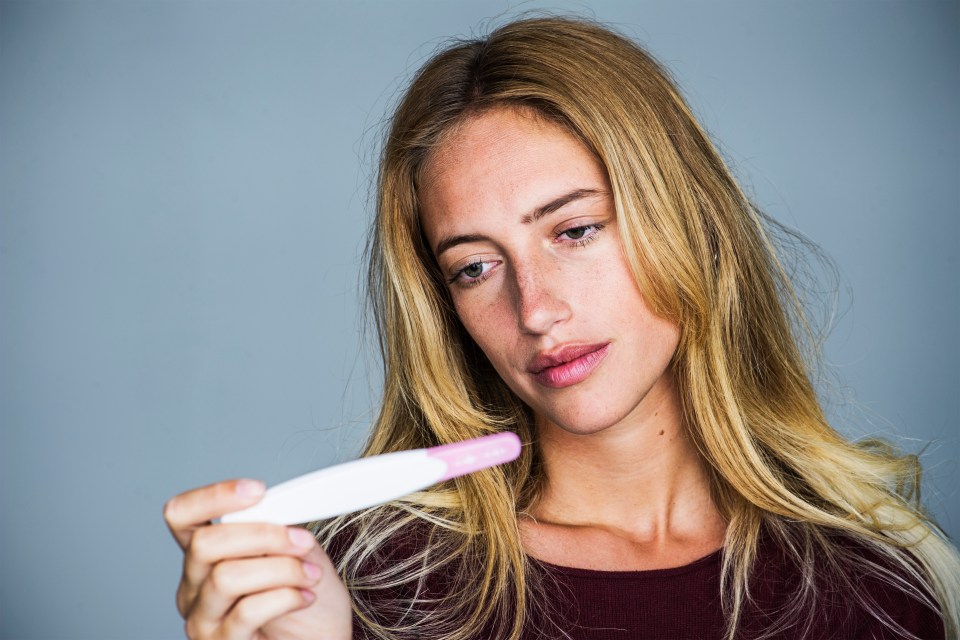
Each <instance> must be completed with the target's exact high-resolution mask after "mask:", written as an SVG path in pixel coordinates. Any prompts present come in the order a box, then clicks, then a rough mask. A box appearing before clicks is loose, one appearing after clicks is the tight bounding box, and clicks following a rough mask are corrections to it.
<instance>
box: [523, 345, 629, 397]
mask: <svg viewBox="0 0 960 640" xmlns="http://www.w3.org/2000/svg"><path fill="white" fill-rule="evenodd" d="M609 348H610V343H609V342H602V343H598V344H589V345H572V346H569V347H564V348H563V349H560V350H558V351H554V352H549V353H544V354H540V355H538V356H537V357H536V358H534V360H533V362H531V363H530V366H529V367H528V368H527V372H528V373H530V374H532V375H533V377H534V379H536V380H537V382H539V383H540V384H542V385H543V386H545V387H550V388H552V389H560V388H563V387H569V386H573V385H575V384H577V383H578V382H582V381H584V380H586V379H587V378H588V377H590V374H591V373H593V371H594V370H595V369H596V368H597V367H598V366H599V365H600V362H601V361H602V360H603V359H604V357H606V355H607V351H608V350H609Z"/></svg>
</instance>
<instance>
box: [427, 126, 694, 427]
mask: <svg viewBox="0 0 960 640" xmlns="http://www.w3.org/2000/svg"><path fill="white" fill-rule="evenodd" d="M420 204H421V215H422V223H423V227H424V230H425V232H426V236H427V239H428V241H429V243H430V247H431V249H432V250H433V252H434V255H435V256H436V258H437V262H438V263H439V265H440V270H441V272H442V273H443V275H444V277H445V278H446V280H447V282H448V287H449V290H450V295H451V296H452V299H453V303H454V305H455V307H456V311H457V314H458V315H459V317H460V320H461V322H462V323H463V325H464V327H466V329H467V331H468V332H469V333H470V335H471V336H472V337H473V339H474V340H475V341H476V343H477V344H478V345H479V346H480V348H481V349H482V350H483V352H484V353H485V354H486V356H487V358H488V359H489V360H490V362H491V363H492V364H493V366H494V368H495V369H496V370H497V372H498V373H499V374H500V376H501V377H502V378H503V380H504V381H505V382H506V383H507V385H508V386H509V387H510V388H511V389H512V390H513V391H514V392H515V393H516V394H517V395H518V396H519V397H520V398H522V399H523V400H524V401H525V402H526V403H527V404H528V405H529V406H530V407H531V408H532V409H533V411H534V412H535V413H536V415H537V417H538V420H540V421H541V423H542V421H543V420H546V421H549V423H552V424H554V425H556V426H559V427H561V428H563V429H565V430H567V431H570V432H573V433H584V434H585V433H593V432H597V431H600V430H602V429H606V428H609V427H612V426H615V425H618V424H620V423H623V422H624V421H625V420H627V421H632V420H633V419H640V420H642V419H643V417H644V416H645V414H652V413H654V412H655V411H657V408H658V407H659V406H660V404H661V403H662V402H663V401H664V400H666V399H667V398H669V397H673V394H675V391H674V387H673V385H672V384H671V382H672V381H671V379H670V374H669V371H668V365H669V362H670V359H671V357H672V355H673V353H674V351H675V350H676V347H677V341H678V338H679V331H678V329H677V327H676V326H675V325H674V324H673V323H671V322H669V321H667V320H665V319H663V318H660V317H658V316H656V315H654V314H653V313H652V312H651V311H650V309H649V308H648V307H647V305H646V303H645V302H644V299H643V297H642V296H641V295H640V291H639V289H638V288H637V285H636V283H635V282H634V279H633V277H632V276H631V274H630V271H629V268H628V266H627V263H626V261H625V260H624V257H623V254H622V251H621V248H620V241H619V236H618V233H617V220H616V216H615V214H614V207H613V201H612V199H611V195H610V186H609V184H608V181H607V178H606V174H605V172H604V170H603V168H602V166H601V165H600V163H599V162H598V161H597V160H596V159H595V158H594V157H593V156H592V155H591V153H590V152H589V151H588V150H587V149H586V148H585V147H584V146H583V145H582V144H581V143H580V142H579V141H578V140H577V139H576V138H574V137H573V136H571V135H570V134H569V133H567V132H566V131H565V130H563V129H562V128H560V127H558V126H557V125H555V124H552V123H549V122H547V121H546V120H544V119H542V118H537V117H535V116H533V115H531V114H529V113H527V112H525V111H520V110H516V109H508V108H501V109H495V110H492V111H488V112H486V113H484V114H482V115H479V116H476V117H474V118H472V119H470V120H468V121H467V122H465V123H464V124H463V125H462V126H461V127H459V128H458V129H456V130H455V131H453V132H451V134H450V135H448V137H447V138H446V139H445V140H444V142H443V144H442V145H441V146H440V147H439V148H438V149H437V150H436V151H435V153H434V154H433V155H432V156H431V158H430V159H429V161H428V163H427V165H426V167H425V169H424V173H423V180H422V181H421V189H420Z"/></svg>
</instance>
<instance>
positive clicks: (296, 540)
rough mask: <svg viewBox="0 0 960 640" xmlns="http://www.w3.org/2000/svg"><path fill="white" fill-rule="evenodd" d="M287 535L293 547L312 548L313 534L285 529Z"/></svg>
mask: <svg viewBox="0 0 960 640" xmlns="http://www.w3.org/2000/svg"><path fill="white" fill-rule="evenodd" d="M287 535H288V536H290V542H292V543H293V545H294V546H295V547H302V548H304V549H306V548H308V547H312V546H313V534H312V533H310V532H309V531H307V530H306V529H301V528H300V527H290V528H289V529H287Z"/></svg>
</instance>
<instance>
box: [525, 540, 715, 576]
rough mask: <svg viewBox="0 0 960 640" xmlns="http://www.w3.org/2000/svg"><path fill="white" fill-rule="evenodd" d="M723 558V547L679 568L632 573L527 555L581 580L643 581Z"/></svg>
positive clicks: (547, 567) (697, 568) (540, 563)
mask: <svg viewBox="0 0 960 640" xmlns="http://www.w3.org/2000/svg"><path fill="white" fill-rule="evenodd" d="M722 556H723V547H721V548H719V549H717V550H716V551H712V552H710V553H709V554H707V555H705V556H703V557H702V558H698V559H696V560H694V561H693V562H690V563H688V564H685V565H681V566H679V567H667V568H664V569H641V570H634V571H606V570H602V569H582V568H579V567H565V566H562V565H558V564H553V563H551V562H547V561H545V560H540V559H539V558H534V557H533V556H530V555H528V556H527V558H529V559H530V561H531V562H533V563H534V564H538V565H540V566H542V567H544V568H546V569H548V570H549V571H551V572H555V573H560V574H564V575H568V576H577V577H581V578H604V579H633V580H635V579H645V578H664V577H667V576H676V575H683V574H686V573H691V572H694V571H699V570H701V569H704V568H706V567H708V566H711V565H714V564H719V562H720V559H721V557H722Z"/></svg>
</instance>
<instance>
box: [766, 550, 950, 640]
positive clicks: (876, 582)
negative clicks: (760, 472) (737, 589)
mask: <svg viewBox="0 0 960 640" xmlns="http://www.w3.org/2000/svg"><path fill="white" fill-rule="evenodd" d="M791 544H795V543H785V542H782V541H778V540H777V539H776V538H775V537H774V536H771V535H764V536H763V537H762V539H761V544H760V546H759V548H758V553H757V558H756V561H755V564H754V568H753V573H752V577H751V582H750V588H751V602H750V604H749V607H750V608H752V610H753V615H751V616H750V617H749V618H748V620H749V621H750V623H751V624H752V626H753V627H754V630H755V631H759V626H758V623H760V624H764V625H767V626H768V628H769V626H770V625H772V626H774V627H776V626H778V625H779V626H780V627H781V628H783V629H786V628H790V629H792V630H793V631H792V633H794V634H798V632H799V634H798V635H799V637H805V638H809V639H810V640H813V639H820V638H823V639H826V638H837V637H843V638H853V639H857V640H871V639H875V640H888V639H889V640H893V639H901V638H920V639H922V640H928V639H929V640H938V639H940V638H944V637H945V631H944V625H943V619H942V616H941V614H940V612H939V610H938V609H937V607H936V603H935V600H934V599H933V598H932V597H931V595H930V593H929V591H928V590H927V588H926V586H925V585H924V584H923V581H922V580H920V579H919V578H918V577H917V575H915V574H914V573H913V572H912V571H911V570H910V569H909V568H908V567H909V566H912V567H916V563H915V562H914V561H913V560H912V557H911V556H910V555H909V553H907V552H904V551H901V550H896V549H893V548H892V547H891V548H889V549H883V548H880V547H876V546H874V545H872V544H870V543H867V542H864V541H859V540H854V539H853V538H851V537H849V536H846V535H842V534H830V535H825V536H823V537H822V540H821V543H820V544H819V545H812V544H808V545H806V546H805V547H804V545H795V546H793V547H792V548H791ZM898 555H900V557H902V558H903V559H904V560H905V561H906V562H907V565H908V566H904V565H903V564H901V563H900V562H898V561H897V559H896V556H898ZM774 611H776V612H779V613H778V615H777V616H774V615H771V612H774ZM747 635H748V636H749V635H750V634H747Z"/></svg>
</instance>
